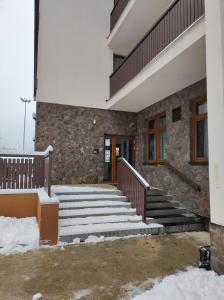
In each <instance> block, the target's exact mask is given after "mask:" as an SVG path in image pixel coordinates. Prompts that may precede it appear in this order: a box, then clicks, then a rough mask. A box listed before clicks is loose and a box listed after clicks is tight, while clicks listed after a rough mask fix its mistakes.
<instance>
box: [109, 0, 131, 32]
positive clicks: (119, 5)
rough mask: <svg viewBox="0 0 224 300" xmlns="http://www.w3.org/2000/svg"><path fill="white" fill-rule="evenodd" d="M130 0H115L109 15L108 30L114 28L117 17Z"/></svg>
mask: <svg viewBox="0 0 224 300" xmlns="http://www.w3.org/2000/svg"><path fill="white" fill-rule="evenodd" d="M129 1H130V0H117V1H116V2H115V5H114V8H113V10H112V12H111V15H110V31H112V30H113V29H114V26H115V25H116V23H117V21H118V19H119V18H120V16H121V14H122V13H123V11H124V9H125V7H126V6H127V4H128V2H129Z"/></svg>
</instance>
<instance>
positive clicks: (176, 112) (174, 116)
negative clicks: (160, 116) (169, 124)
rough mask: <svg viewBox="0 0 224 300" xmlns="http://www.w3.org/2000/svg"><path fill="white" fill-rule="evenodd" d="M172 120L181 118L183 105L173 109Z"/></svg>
mask: <svg viewBox="0 0 224 300" xmlns="http://www.w3.org/2000/svg"><path fill="white" fill-rule="evenodd" d="M172 120H173V123H175V122H178V121H180V120H181V106H179V107H177V108H174V109H173V111H172Z"/></svg>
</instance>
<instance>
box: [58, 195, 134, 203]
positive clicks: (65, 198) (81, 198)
mask: <svg viewBox="0 0 224 300" xmlns="http://www.w3.org/2000/svg"><path fill="white" fill-rule="evenodd" d="M58 199H59V201H60V203H62V202H86V201H123V202H127V201H128V199H127V197H126V196H120V195H109V194H108V195H107V194H101V195H96V194H93V195H92V194H91V195H89V194H84V195H60V196H58Z"/></svg>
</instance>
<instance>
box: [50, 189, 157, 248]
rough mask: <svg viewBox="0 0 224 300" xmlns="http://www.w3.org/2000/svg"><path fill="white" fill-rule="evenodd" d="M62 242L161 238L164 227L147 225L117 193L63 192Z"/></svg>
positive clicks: (57, 192)
mask: <svg viewBox="0 0 224 300" xmlns="http://www.w3.org/2000/svg"><path fill="white" fill-rule="evenodd" d="M54 192H55V194H56V195H57V196H58V197H59V200H60V204H59V240H60V241H62V242H68V243H71V242H72V241H73V240H74V239H76V238H79V239H81V240H83V241H84V240H85V239H87V238H88V237H89V236H98V237H99V236H104V237H114V236H116V237H117V236H119V237H122V236H127V235H137V234H159V233H161V232H163V226H161V225H159V224H152V223H153V222H150V224H148V225H147V224H145V223H143V222H142V218H141V217H140V216H137V215H136V209H134V208H131V204H130V202H128V199H127V197H125V196H124V195H123V193H122V192H121V191H119V190H116V189H97V188H95V189H91V188H67V189H66V188H64V189H63V188H61V189H60V188H59V189H55V190H54Z"/></svg>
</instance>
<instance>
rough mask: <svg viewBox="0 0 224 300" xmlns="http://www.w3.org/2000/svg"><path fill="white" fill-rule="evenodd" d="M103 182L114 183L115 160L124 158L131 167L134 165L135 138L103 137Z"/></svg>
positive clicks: (115, 179)
mask: <svg viewBox="0 0 224 300" xmlns="http://www.w3.org/2000/svg"><path fill="white" fill-rule="evenodd" d="M104 149H105V150H104V151H105V155H104V181H106V182H112V183H116V181H117V159H118V158H119V157H124V158H125V159H126V160H127V161H128V162H129V163H130V164H131V165H134V163H135V137H134V136H121V135H113V136H109V135H105V144H104Z"/></svg>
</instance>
